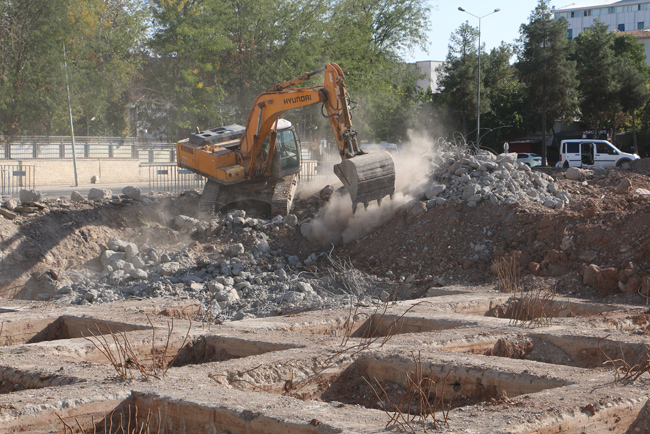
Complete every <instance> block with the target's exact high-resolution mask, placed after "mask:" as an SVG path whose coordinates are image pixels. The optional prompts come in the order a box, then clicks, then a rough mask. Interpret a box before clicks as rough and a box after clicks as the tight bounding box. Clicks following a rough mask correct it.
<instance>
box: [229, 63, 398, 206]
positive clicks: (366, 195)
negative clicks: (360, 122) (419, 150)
mask: <svg viewBox="0 0 650 434" xmlns="http://www.w3.org/2000/svg"><path fill="white" fill-rule="evenodd" d="M317 74H324V80H323V85H322V86H315V87H302V88H292V86H294V85H296V84H298V83H300V82H303V81H305V80H308V79H310V78H311V77H313V76H314V75H317ZM348 100H349V96H348V93H347V90H346V88H345V83H344V76H343V71H342V70H341V68H340V67H339V66H338V65H337V64H335V63H329V64H327V65H325V67H323V68H321V69H319V70H316V71H313V72H309V73H306V74H303V75H301V76H300V77H296V78H294V79H292V80H288V81H283V82H280V83H278V84H276V85H275V86H273V87H272V88H271V89H269V90H268V91H266V92H263V93H261V94H260V95H258V96H257V98H255V101H254V102H253V107H252V109H251V111H250V114H249V116H248V121H247V123H246V133H245V134H244V135H243V136H242V138H241V144H240V152H241V155H242V157H243V160H244V161H245V162H247V163H248V164H247V165H245V169H246V172H247V175H248V177H250V178H253V177H255V174H256V173H259V171H257V170H256V169H257V168H258V164H257V158H258V155H259V151H260V149H261V148H262V146H263V145H264V142H265V140H266V138H267V137H268V136H269V135H270V133H271V131H272V128H273V125H274V124H275V122H276V121H277V120H278V119H279V118H280V116H281V115H282V114H283V113H284V112H286V111H288V110H293V109H297V108H301V107H305V106H308V105H312V104H318V103H322V104H324V107H325V111H326V112H327V117H328V119H329V121H330V124H331V126H332V130H333V131H334V136H335V138H336V143H337V146H338V150H339V155H340V156H341V159H342V162H341V163H340V164H337V165H336V166H335V167H334V173H335V174H336V175H337V176H338V178H339V179H340V180H341V182H342V183H343V185H344V186H345V188H346V189H347V190H348V192H349V193H350V196H351V198H352V206H353V210H355V211H356V207H357V204H359V203H363V204H364V205H365V206H368V203H369V202H370V201H372V200H377V201H378V202H381V200H382V198H384V197H385V196H387V195H391V196H392V195H393V193H394V192H395V164H394V162H393V159H392V157H391V155H390V154H389V153H388V152H376V153H372V154H366V153H365V152H363V151H362V150H361V149H360V147H359V144H358V142H357V132H356V131H355V130H354V129H353V127H352V117H351V114H350V106H349V102H348ZM272 142H273V143H272V144H271V147H273V146H274V144H275V143H274V141H272ZM272 151H273V149H271V153H272Z"/></svg>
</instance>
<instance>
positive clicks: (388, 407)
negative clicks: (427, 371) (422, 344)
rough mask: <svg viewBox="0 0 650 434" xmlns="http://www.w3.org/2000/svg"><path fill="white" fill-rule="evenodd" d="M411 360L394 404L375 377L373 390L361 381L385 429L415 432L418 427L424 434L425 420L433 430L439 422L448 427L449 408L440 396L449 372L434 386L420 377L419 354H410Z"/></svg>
mask: <svg viewBox="0 0 650 434" xmlns="http://www.w3.org/2000/svg"><path fill="white" fill-rule="evenodd" d="M413 361H414V362H415V370H414V371H413V372H410V373H408V374H407V375H406V377H407V384H406V391H405V392H404V393H403V394H402V395H401V396H400V397H399V400H397V402H393V401H391V398H390V396H389V394H388V393H387V392H386V390H385V389H384V388H383V387H382V385H381V383H380V382H379V381H378V380H377V379H376V378H375V379H374V381H375V385H376V387H375V386H373V384H372V383H370V381H368V380H367V379H366V378H365V377H364V378H363V380H364V381H365V382H366V384H368V386H370V388H371V389H372V391H373V393H374V394H375V397H376V398H377V400H378V401H379V402H380V403H381V404H382V406H383V410H384V411H385V412H386V414H387V415H388V417H389V420H388V422H387V423H386V428H388V427H390V426H392V425H397V426H399V428H400V429H401V430H404V431H406V430H407V429H409V430H410V431H411V432H413V433H415V432H416V431H415V428H414V425H415V424H418V425H421V426H422V429H423V430H424V432H428V430H427V422H428V420H429V417H430V418H431V423H433V429H436V430H437V429H438V426H439V424H441V423H443V424H444V425H447V426H449V422H448V419H447V418H448V416H449V410H450V408H451V407H450V405H449V404H447V406H446V408H445V402H444V393H445V386H446V384H447V378H448V377H449V374H450V373H451V371H449V372H447V375H445V377H444V378H443V379H442V382H441V383H440V382H438V383H436V381H435V380H434V379H433V378H431V377H429V376H427V375H424V370H423V368H422V358H421V356H420V352H418V354H417V356H416V355H415V353H413ZM439 386H440V387H439ZM380 391H381V393H380ZM438 411H439V412H440V414H441V415H442V421H440V420H439V419H438V415H437V414H438V413H437V412H438Z"/></svg>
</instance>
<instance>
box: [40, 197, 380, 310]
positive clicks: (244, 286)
mask: <svg viewBox="0 0 650 434" xmlns="http://www.w3.org/2000/svg"><path fill="white" fill-rule="evenodd" d="M296 224H297V218H296V216H295V215H289V216H287V217H284V218H282V217H280V216H278V217H276V218H274V219H273V220H263V219H257V218H249V217H246V212H245V211H243V210H234V211H232V212H230V213H228V214H227V215H225V216H223V217H221V218H215V219H212V220H211V221H200V220H197V219H194V218H192V217H189V216H184V215H178V216H176V217H175V218H174V226H175V228H176V229H177V231H178V232H179V233H180V234H184V235H186V236H189V237H194V238H201V239H204V238H206V237H210V236H211V235H213V234H215V233H221V232H222V231H223V232H227V233H229V234H231V236H232V237H233V240H234V241H236V239H246V240H248V241H247V243H246V244H247V245H248V246H245V245H244V243H242V242H233V243H231V244H228V245H227V246H226V247H224V248H223V249H215V250H213V251H212V252H211V253H209V254H206V253H204V252H203V251H201V249H200V248H199V246H200V243H198V242H190V243H189V245H187V246H185V247H183V248H181V249H180V250H162V249H160V248H154V247H148V246H146V245H140V246H138V245H137V244H135V243H133V242H129V241H125V240H121V239H117V238H110V239H109V240H108V242H107V245H106V250H104V251H103V252H102V254H101V256H100V257H99V258H98V260H99V261H100V262H101V266H102V268H103V271H101V272H100V273H97V272H93V271H92V270H90V269H75V270H68V271H67V272H65V274H64V275H62V276H61V277H59V278H58V281H57V282H56V283H55V282H50V286H53V288H54V289H53V291H52V293H51V294H47V291H43V292H41V297H46V296H47V297H49V296H51V297H52V300H54V301H56V302H58V303H65V304H80V305H84V304H95V303H105V302H111V301H117V300H125V299H130V298H158V297H174V298H177V299H187V300H192V301H193V302H195V303H198V304H199V305H200V306H201V311H202V312H208V316H209V317H210V318H213V319H222V320H226V319H233V320H238V319H244V318H253V317H265V316H270V315H278V314H282V313H286V312H290V311H294V310H305V309H309V310H312V309H320V308H324V307H328V306H330V307H333V306H342V305H345V304H346V303H349V302H350V298H351V297H355V298H356V297H360V298H361V299H366V300H367V301H368V302H373V301H374V302H378V299H379V298H380V297H381V296H382V292H384V293H385V292H386V291H384V290H383V289H382V288H387V287H388V286H390V283H391V282H390V280H388V279H386V278H384V279H379V278H376V277H374V276H372V275H366V274H363V273H361V272H359V271H357V270H348V271H343V272H342V273H341V274H345V273H357V274H358V276H356V279H355V282H358V283H359V285H358V286H357V288H355V289H353V290H351V288H350V286H349V285H348V286H346V285H342V284H341V280H345V276H336V275H335V274H332V273H327V274H325V275H318V274H316V273H314V272H310V273H306V272H305V270H304V267H305V266H308V265H311V264H314V263H316V262H318V261H324V260H327V254H326V253H325V252H322V253H320V254H318V255H317V254H315V253H312V254H310V255H309V256H307V257H306V258H305V259H304V260H302V261H301V259H300V258H299V257H298V256H296V255H288V254H284V253H283V252H282V250H281V249H279V250H272V249H271V248H270V244H269V241H270V237H269V234H271V233H273V232H274V231H277V230H279V228H280V227H281V226H284V225H291V226H295V225H296ZM250 240H253V241H252V242H251V241H250ZM44 278H45V279H47V277H44ZM41 283H43V282H41Z"/></svg>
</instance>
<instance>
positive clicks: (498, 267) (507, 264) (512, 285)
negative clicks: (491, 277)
mask: <svg viewBox="0 0 650 434" xmlns="http://www.w3.org/2000/svg"><path fill="white" fill-rule="evenodd" d="M492 264H493V270H494V272H495V274H496V275H497V279H498V282H499V283H498V285H499V290H500V291H501V292H516V291H517V288H519V277H520V270H521V267H520V264H519V257H518V256H516V255H511V256H502V257H500V258H499V259H496V260H494V261H492Z"/></svg>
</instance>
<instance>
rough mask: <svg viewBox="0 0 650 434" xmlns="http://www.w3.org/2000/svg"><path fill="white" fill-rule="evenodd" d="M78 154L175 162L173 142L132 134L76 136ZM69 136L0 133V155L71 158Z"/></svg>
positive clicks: (82, 155)
mask: <svg viewBox="0 0 650 434" xmlns="http://www.w3.org/2000/svg"><path fill="white" fill-rule="evenodd" d="M74 151H75V154H76V157H77V158H138V159H139V160H140V162H142V163H174V162H175V161H176V144H175V143H166V142H158V141H150V140H146V141H145V140H137V139H136V138H134V137H75V147H74ZM72 157H73V152H72V138H71V137H69V136H18V137H13V138H11V139H10V140H8V139H6V138H5V137H2V136H0V159H5V160H26V159H32V158H72Z"/></svg>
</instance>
